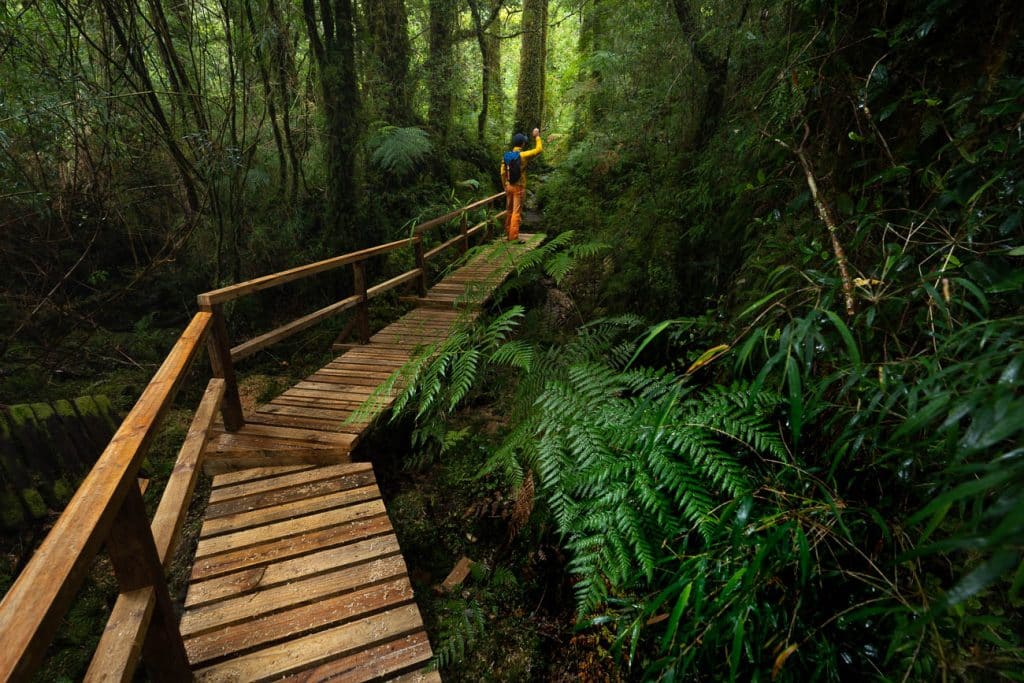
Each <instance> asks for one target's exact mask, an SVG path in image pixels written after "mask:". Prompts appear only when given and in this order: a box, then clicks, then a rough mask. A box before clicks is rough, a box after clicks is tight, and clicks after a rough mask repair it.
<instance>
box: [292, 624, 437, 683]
mask: <svg viewBox="0 0 1024 683" xmlns="http://www.w3.org/2000/svg"><path fill="white" fill-rule="evenodd" d="M430 657H431V651H430V643H429V642H428V641H427V634H426V633H424V632H422V631H419V632H417V633H412V634H409V635H407V636H404V637H402V638H399V639H397V640H392V641H390V642H387V643H383V644H381V645H376V646H374V647H371V648H370V649H367V650H363V651H361V652H355V653H353V654H350V655H347V656H345V657H341V658H339V659H334V660H331V661H329V662H325V663H324V664H321V665H320V666H318V667H316V668H315V669H313V670H312V671H303V672H300V673H297V674H293V675H292V676H289V677H287V678H284V679H281V681H282V683H285V682H287V683H327V681H331V682H332V683H342V682H344V683H355V682H356V681H372V680H379V679H380V677H381V676H389V675H391V674H393V673H395V672H396V671H401V670H403V669H407V668H409V667H410V666H416V665H421V664H422V663H423V662H426V661H427V660H428V659H430ZM408 675H409V674H402V675H400V676H399V678H402V679H405V678H406V676H408ZM416 675H417V676H420V678H409V679H408V680H409V682H410V683H412V682H413V681H417V680H423V681H440V680H441V678H440V676H438V677H436V678H434V677H430V674H426V675H424V674H420V673H419V672H417V673H416ZM390 680H398V679H390Z"/></svg>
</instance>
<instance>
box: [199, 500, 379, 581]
mask: <svg viewBox="0 0 1024 683" xmlns="http://www.w3.org/2000/svg"><path fill="white" fill-rule="evenodd" d="M389 531H391V522H390V521H389V520H388V518H387V515H385V514H383V511H382V512H381V514H380V515H377V516H374V517H367V518H365V519H360V520H357V521H355V522H349V523H347V524H339V525H336V526H330V527H325V528H323V529H320V530H319V531H314V532H312V533H308V534H306V535H304V536H292V537H290V538H283V539H279V540H276V541H270V542H268V543H261V544H259V545H255V546H251V547H249V548H242V549H240V550H234V551H230V552H226V553H221V554H220V555H213V556H211V557H201V558H196V561H195V562H194V563H193V565H192V575H191V580H192V581H200V580H203V579H208V578H212V577H215V576H220V575H222V574H228V573H231V572H235V571H239V570H241V569H245V568H246V567H254V566H258V565H261V564H268V563H270V562H278V561H281V560H284V559H287V558H289V557H297V556H299V555H304V554H306V553H309V552H313V551H315V550H320V549H322V548H329V547H332V546H335V545H341V544H343V543H348V542H351V541H353V540H356V539H359V538H367V537H369V536H375V535H378V534H382V533H386V532H389Z"/></svg>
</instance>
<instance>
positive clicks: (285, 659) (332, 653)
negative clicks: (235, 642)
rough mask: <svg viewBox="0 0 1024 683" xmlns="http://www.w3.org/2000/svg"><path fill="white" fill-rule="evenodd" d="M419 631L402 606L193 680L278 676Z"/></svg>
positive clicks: (410, 609)
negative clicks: (370, 644) (366, 645)
mask: <svg viewBox="0 0 1024 683" xmlns="http://www.w3.org/2000/svg"><path fill="white" fill-rule="evenodd" d="M420 628H422V622H421V620H420V614H419V611H418V610H417V609H416V605H406V606H403V607H398V608H395V609H392V610H388V611H386V612H383V613H381V614H375V615H373V616H370V617H366V618H363V619H359V620H358V621H354V622H350V623H347V624H344V625H342V626H336V627H334V628H330V629H327V630H324V631H320V632H317V633H313V634H310V635H308V636H304V637H302V638H297V639H295V640H291V641H288V642H286V643H281V644H280V645H274V646H271V647H267V648H264V649H262V650H257V651H255V652H252V653H249V654H246V655H243V656H241V657H237V658H234V659H229V660H227V661H225V662H223V663H220V664H215V665H213V666H211V667H208V668H205V669H200V670H199V671H198V672H196V678H197V680H199V681H211V682H216V681H243V680H245V681H249V680H258V679H263V678H271V677H276V676H281V675H284V674H289V673H294V672H296V671H298V670H301V669H303V668H307V667H311V666H315V665H317V664H320V663H322V662H324V661H326V660H328V659H331V658H334V657H337V656H338V655H339V654H343V653H348V652H351V651H353V650H356V649H358V648H360V647H363V646H365V644H366V643H375V642H381V641H386V640H391V639H393V638H396V637H398V636H401V635H404V634H406V633H409V632H411V631H415V630H418V629H420Z"/></svg>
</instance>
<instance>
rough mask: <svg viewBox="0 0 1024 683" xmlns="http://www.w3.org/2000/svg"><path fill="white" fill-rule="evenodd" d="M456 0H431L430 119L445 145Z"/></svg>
mask: <svg viewBox="0 0 1024 683" xmlns="http://www.w3.org/2000/svg"><path fill="white" fill-rule="evenodd" d="M458 17H459V13H458V6H457V4H456V2H455V0H430V25H429V27H428V31H429V42H430V54H429V57H428V59H427V78H428V83H427V90H428V91H429V93H430V97H429V109H428V114H427V120H428V123H429V125H430V128H431V129H432V130H433V131H434V133H435V134H436V135H437V137H438V139H439V140H440V142H441V144H442V145H443V144H444V143H445V142H446V141H447V140H448V133H449V132H450V129H451V123H452V103H453V102H454V97H453V90H454V86H455V84H454V80H455V50H454V47H455V45H454V38H455V28H456V23H457V21H458Z"/></svg>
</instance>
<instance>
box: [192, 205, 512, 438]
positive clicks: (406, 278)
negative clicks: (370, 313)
mask: <svg viewBox="0 0 1024 683" xmlns="http://www.w3.org/2000/svg"><path fill="white" fill-rule="evenodd" d="M504 196H505V193H503V192H502V193H498V194H495V195H491V196H490V197H486V198H484V199H480V200H478V201H475V202H473V203H471V204H467V205H466V206H464V207H462V208H460V209H456V210H455V211H452V212H450V213H447V214H445V215H444V216H440V217H439V218H435V219H433V220H430V221H427V222H426V223H423V224H422V225H420V226H418V227H416V229H415V230H414V236H413V237H410V238H407V239H404V240H398V241H395V242H389V243H387V244H382V245H379V246H376V247H370V248H369V249H363V250H361V251H355V252H352V253H349V254H342V255H341V256H335V257H333V258H329V259H325V260H323V261H318V262H316V263H312V264H309V265H306V266H299V267H297V268H292V269H290V270H284V271H281V272H279V273H272V274H270V275H264V276H262V277H258V278H255V279H253V280H247V281H246V282H240V283H238V284H236V285H231V286H228V287H222V288H221V289H217V290H214V291H211V292H206V293H204V294H200V295H199V296H198V297H197V299H198V301H199V305H200V306H201V307H202V308H204V309H210V310H213V311H214V312H215V313H216V312H218V311H219V308H218V307H219V306H221V305H222V304H223V303H224V302H227V301H233V300H235V299H239V298H241V297H244V296H248V295H249V294H253V293H255V292H259V291H261V290H264V289H270V288H272V287H277V286H279V285H283V284H286V283H288V282H293V281H295V280H299V279H302V278H306V277H310V276H312V275H317V274H319V273H323V272H326V271H329V270H333V269H335V268H339V267H341V266H344V265H347V264H352V265H353V267H356V266H360V267H358V268H356V270H355V272H354V276H355V278H356V280H358V279H359V277H364V279H365V270H364V269H362V268H361V264H362V263H363V262H364V261H366V260H367V259H369V258H372V257H374V256H379V255H381V254H386V253H388V252H391V251H394V250H395V249H399V248H401V247H404V246H407V245H412V246H413V247H414V248H415V256H416V268H414V269H412V270H409V271H406V272H404V273H402V274H400V275H397V276H395V277H393V278H391V279H390V280H387V281H386V282H382V283H380V284H378V285H374V286H372V287H366V292H367V296H366V297H365V298H362V297H361V294H360V292H358V291H357V292H356V293H355V294H354V295H353V296H350V297H348V298H346V299H342V300H341V301H337V302H335V303H333V304H330V305H328V306H325V307H323V308H321V309H319V310H317V311H314V312H312V313H309V314H307V315H304V316H302V317H301V318H298V319H296V320H293V321H291V322H289V323H286V324H284V325H281V326H280V327H277V328H275V329H273V330H271V331H270V332H266V333H264V334H261V335H260V336H258V337H254V338H253V339H250V340H248V341H246V342H242V343H241V344H237V345H236V346H234V347H232V348H231V349H230V359H231V362H232V363H234V362H238V361H240V360H243V359H244V358H247V357H249V356H251V355H253V354H255V353H257V352H258V351H262V350H263V349H265V348H267V347H269V346H272V345H273V344H276V343H278V342H280V341H283V340H284V339H287V338H288V337H290V336H292V335H293V334H297V333H299V332H301V331H303V330H306V329H308V328H309V327H312V326H313V325H315V324H316V323H318V322H320V321H321V320H324V319H326V318H328V317H330V316H332V315H336V314H338V313H341V312H342V311H346V310H349V309H352V308H356V309H357V316H358V317H359V318H360V319H363V318H366V310H365V307H366V304H367V302H368V301H369V300H370V299H373V298H374V297H376V296H379V295H380V294H382V293H383V292H386V291H388V290H390V289H393V288H395V287H397V286H399V285H401V284H404V283H406V282H410V281H412V280H418V283H417V286H418V289H419V293H420V296H425V295H426V288H427V269H426V261H427V260H429V259H431V258H433V257H435V256H437V255H438V254H440V253H441V252H443V251H444V250H446V249H448V248H450V247H452V246H454V245H456V244H461V245H462V249H463V251H465V249H466V248H467V247H468V245H469V238H470V237H472V236H473V235H476V234H477V233H479V232H480V230H481V229H483V227H484V226H486V224H487V221H484V222H483V223H479V224H477V225H476V226H474V227H473V228H472V229H470V228H468V227H467V221H466V216H467V213H468V212H469V211H472V210H473V209H478V208H480V207H483V206H487V205H489V204H492V203H494V202H495V201H497V200H498V199H501V198H502V197H504ZM504 213H505V212H500V213H498V214H497V216H498V217H500V216H503V215H504ZM459 216H462V218H463V222H462V225H461V226H460V234H459V235H458V236H456V237H454V238H452V239H450V240H448V241H446V242H444V243H443V244H441V245H440V246H437V247H434V248H433V249H431V250H430V251H424V246H423V236H422V233H424V232H426V231H427V230H431V229H433V228H436V227H438V226H440V225H443V224H444V223H446V222H448V221H451V220H453V219H455V218H458V217H459ZM491 220H493V219H491ZM362 286H363V287H365V286H366V283H365V281H364V282H363V283H362ZM357 289H358V287H357ZM218 317H219V316H218ZM216 322H217V323H219V322H220V321H219V320H217V321H216ZM214 327H215V332H218V334H216V335H215V337H217V338H218V341H223V345H224V346H225V347H226V345H227V341H226V338H225V339H224V340H219V337H221V336H224V337H226V331H225V332H224V333H223V335H221V334H219V330H220V325H219V324H215V326H214ZM359 328H360V339H362V340H364V341H365V339H368V338H369V332H368V329H366V328H367V325H366V324H364V323H363V322H361V323H360V325H359ZM226 355H227V353H226V352H220V351H217V350H216V349H214V350H211V356H213V357H215V358H216V359H221V356H226ZM218 362H219V365H218V366H217V367H218V368H219V370H218V371H219V372H221V373H223V376H224V377H225V378H226V379H227V380H228V388H227V394H228V395H227V396H226V397H225V401H224V410H225V424H226V425H227V426H228V429H229V431H234V430H235V429H237V428H238V427H240V426H241V417H240V416H235V419H233V420H229V419H228V413H229V412H230V410H231V408H232V406H234V405H235V400H234V398H233V396H232V386H233V381H234V380H233V377H232V376H229V375H230V373H229V372H228V368H227V367H226V364H225V363H223V362H221V360H218ZM222 366H223V367H222ZM219 376H220V375H219ZM235 412H237V410H236V411H235Z"/></svg>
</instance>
